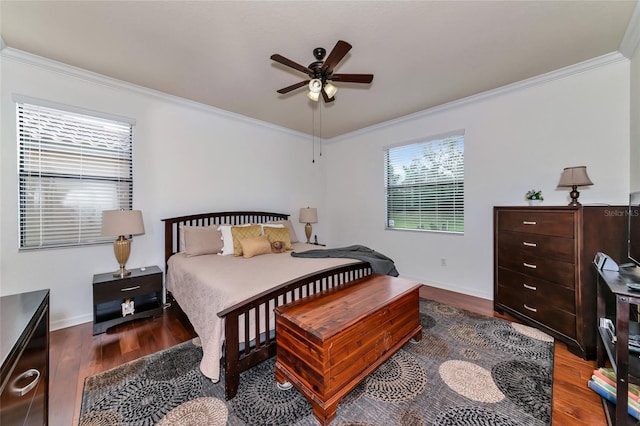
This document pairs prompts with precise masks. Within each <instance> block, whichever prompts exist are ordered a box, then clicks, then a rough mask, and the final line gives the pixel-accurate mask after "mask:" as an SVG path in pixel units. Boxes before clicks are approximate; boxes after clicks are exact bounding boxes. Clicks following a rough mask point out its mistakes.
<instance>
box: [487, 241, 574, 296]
mask: <svg viewBox="0 0 640 426" xmlns="http://www.w3.org/2000/svg"><path fill="white" fill-rule="evenodd" d="M497 266H498V267H502V268H507V269H511V270H512V271H514V272H519V273H521V274H524V275H528V276H531V277H534V278H540V279H543V280H546V281H551V282H554V283H557V284H560V285H563V286H565V287H569V288H571V289H573V288H575V265H574V264H573V263H567V262H559V261H557V260H554V259H549V258H545V257H537V256H531V255H528V254H525V253H522V252H518V251H516V252H514V251H509V249H508V248H506V247H499V249H498V265H497Z"/></svg>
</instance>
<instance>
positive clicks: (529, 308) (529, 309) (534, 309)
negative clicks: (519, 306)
mask: <svg viewBox="0 0 640 426" xmlns="http://www.w3.org/2000/svg"><path fill="white" fill-rule="evenodd" d="M523 306H524V308H525V309H526V310H528V311H531V312H538V310H537V309H536V308H532V307H531V306H529V305H527V304H526V303H525V304H524V305H523Z"/></svg>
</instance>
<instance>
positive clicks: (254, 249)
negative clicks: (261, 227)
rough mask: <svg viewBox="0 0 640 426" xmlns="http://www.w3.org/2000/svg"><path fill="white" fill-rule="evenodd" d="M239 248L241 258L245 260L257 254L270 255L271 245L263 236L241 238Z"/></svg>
mask: <svg viewBox="0 0 640 426" xmlns="http://www.w3.org/2000/svg"><path fill="white" fill-rule="evenodd" d="M240 246H241V247H242V256H243V257H245V258H247V259H248V258H250V257H253V256H257V255H259V254H267V253H271V243H269V239H268V238H267V237H265V236H264V235H260V236H258V237H251V238H243V239H241V240H240Z"/></svg>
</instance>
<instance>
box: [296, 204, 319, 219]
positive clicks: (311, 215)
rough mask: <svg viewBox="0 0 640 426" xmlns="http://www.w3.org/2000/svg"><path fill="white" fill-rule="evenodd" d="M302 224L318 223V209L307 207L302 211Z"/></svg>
mask: <svg viewBox="0 0 640 426" xmlns="http://www.w3.org/2000/svg"><path fill="white" fill-rule="evenodd" d="M299 221H300V223H318V209H316V208H315V207H307V208H302V209H300V219H299Z"/></svg>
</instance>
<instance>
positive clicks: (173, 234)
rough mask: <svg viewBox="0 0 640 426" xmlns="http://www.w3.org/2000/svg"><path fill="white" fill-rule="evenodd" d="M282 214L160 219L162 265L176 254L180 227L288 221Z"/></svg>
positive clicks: (202, 215) (237, 213)
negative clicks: (162, 244) (162, 251)
mask: <svg viewBox="0 0 640 426" xmlns="http://www.w3.org/2000/svg"><path fill="white" fill-rule="evenodd" d="M288 218H289V215H288V214H284V213H268V212H216V213H202V214H194V215H189V216H180V217H171V218H168V219H162V221H163V222H164V263H165V267H166V266H167V262H168V261H169V258H170V257H171V256H172V255H173V254H175V253H177V252H178V250H179V247H178V245H179V242H180V225H186V226H210V225H225V224H226V225H242V224H245V223H266V222H270V221H272V220H283V219H288ZM165 271H166V269H165Z"/></svg>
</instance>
